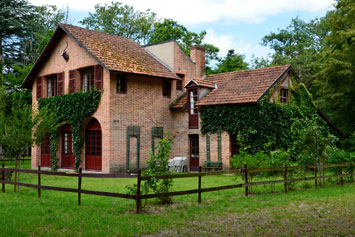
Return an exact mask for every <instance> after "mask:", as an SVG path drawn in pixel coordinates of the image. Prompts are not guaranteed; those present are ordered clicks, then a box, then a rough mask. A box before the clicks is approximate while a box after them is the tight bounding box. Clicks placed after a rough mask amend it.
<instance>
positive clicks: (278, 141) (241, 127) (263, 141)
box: [199, 79, 329, 153]
mask: <svg viewBox="0 0 355 237" xmlns="http://www.w3.org/2000/svg"><path fill="white" fill-rule="evenodd" d="M280 83H281V82H280ZM279 86H280V85H275V87H274V88H280V87H279ZM273 90H275V89H272V90H270V91H269V92H268V94H267V95H266V96H265V97H264V98H263V99H262V100H261V102H260V103H259V104H256V105H235V106H206V107H205V106H204V107H201V108H200V109H199V112H200V118H201V131H202V133H216V132H218V131H226V132H228V133H229V134H231V135H233V136H236V137H237V140H238V143H239V144H240V146H241V148H242V149H243V150H245V151H247V152H249V153H256V152H258V151H270V150H272V149H276V148H277V149H285V150H287V149H288V148H290V147H291V146H292V144H293V142H294V140H295V139H297V138H296V137H295V136H293V131H291V125H292V124H293V122H294V121H295V119H306V118H308V119H312V120H313V119H316V117H319V115H318V113H317V108H316V106H315V105H314V103H313V100H312V96H311V95H310V93H309V92H308V90H307V89H306V87H305V86H304V84H302V83H298V82H297V81H295V80H294V79H292V83H291V84H290V88H289V90H290V91H289V94H290V95H289V96H290V102H289V103H287V104H281V103H280V99H279V96H278V94H277V93H276V96H275V97H274V98H275V99H276V101H275V102H270V101H269V99H270V96H272V95H273ZM316 120H317V122H318V123H320V125H321V126H322V127H323V128H324V129H327V130H329V128H328V127H327V125H326V122H325V121H324V120H323V119H318V118H317V119H316Z"/></svg>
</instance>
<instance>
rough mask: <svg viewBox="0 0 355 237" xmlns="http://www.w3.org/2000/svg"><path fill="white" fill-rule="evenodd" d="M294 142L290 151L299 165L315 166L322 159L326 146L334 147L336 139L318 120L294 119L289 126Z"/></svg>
mask: <svg viewBox="0 0 355 237" xmlns="http://www.w3.org/2000/svg"><path fill="white" fill-rule="evenodd" d="M291 132H292V135H293V137H295V138H296V139H295V140H294V143H293V147H292V148H291V149H290V150H291V152H292V153H293V156H294V157H296V160H297V161H298V163H299V164H315V163H318V162H320V161H321V159H323V158H324V155H323V151H324V150H325V148H326V147H327V146H335V143H336V141H337V138H336V137H335V136H334V135H332V134H331V133H330V132H329V129H327V127H326V126H324V121H320V118H318V117H314V118H313V119H309V118H302V119H295V120H294V123H293V124H292V126H291Z"/></svg>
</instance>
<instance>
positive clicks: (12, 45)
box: [0, 0, 36, 85]
mask: <svg viewBox="0 0 355 237" xmlns="http://www.w3.org/2000/svg"><path fill="white" fill-rule="evenodd" d="M34 17H36V14H35V7H34V6H32V5H30V4H29V3H28V1H27V0H2V1H1V2H0V85H2V84H3V81H4V76H3V72H4V70H5V71H6V70H9V65H11V64H13V63H14V62H13V60H14V59H15V58H16V57H17V55H18V54H19V44H20V41H21V38H23V37H24V36H25V35H26V34H27V33H29V32H30V29H29V27H27V24H26V23H27V22H28V21H31V20H32V19H33V18H34Z"/></svg>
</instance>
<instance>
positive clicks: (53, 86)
mask: <svg viewBox="0 0 355 237" xmlns="http://www.w3.org/2000/svg"><path fill="white" fill-rule="evenodd" d="M46 78H47V97H52V96H56V95H58V87H57V75H56V74H55V75H50V76H47V77H46Z"/></svg>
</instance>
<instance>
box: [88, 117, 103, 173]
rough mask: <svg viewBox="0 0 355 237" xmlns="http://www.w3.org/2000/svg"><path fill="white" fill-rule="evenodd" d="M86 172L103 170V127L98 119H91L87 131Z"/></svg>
mask: <svg viewBox="0 0 355 237" xmlns="http://www.w3.org/2000/svg"><path fill="white" fill-rule="evenodd" d="M85 134H86V135H85V170H96V171H101V170H102V136H101V126H100V124H99V122H98V121H97V120H96V119H94V118H93V119H91V120H90V122H89V123H88V125H87V126H86V131H85Z"/></svg>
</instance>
